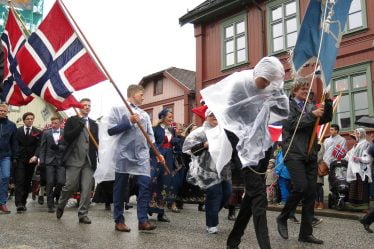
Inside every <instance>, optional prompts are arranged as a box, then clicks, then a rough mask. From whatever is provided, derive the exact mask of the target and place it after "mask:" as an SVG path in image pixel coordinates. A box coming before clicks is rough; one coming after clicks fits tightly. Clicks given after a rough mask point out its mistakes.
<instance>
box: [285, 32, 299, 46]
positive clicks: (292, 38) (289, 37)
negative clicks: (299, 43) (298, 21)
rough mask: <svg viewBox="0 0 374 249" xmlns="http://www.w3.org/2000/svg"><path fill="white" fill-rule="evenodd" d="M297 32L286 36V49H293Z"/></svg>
mask: <svg viewBox="0 0 374 249" xmlns="http://www.w3.org/2000/svg"><path fill="white" fill-rule="evenodd" d="M296 39H297V32H294V33H291V34H288V35H287V48H290V47H293V46H295V44H296Z"/></svg>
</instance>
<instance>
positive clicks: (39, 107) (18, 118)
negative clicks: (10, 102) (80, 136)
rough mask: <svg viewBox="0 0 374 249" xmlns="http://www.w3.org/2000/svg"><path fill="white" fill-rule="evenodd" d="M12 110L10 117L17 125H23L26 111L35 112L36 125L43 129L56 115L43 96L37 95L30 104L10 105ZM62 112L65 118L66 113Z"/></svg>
mask: <svg viewBox="0 0 374 249" xmlns="http://www.w3.org/2000/svg"><path fill="white" fill-rule="evenodd" d="M9 109H10V112H9V114H8V118H9V119H10V120H11V121H13V122H14V123H16V125H17V126H22V125H23V122H22V115H23V114H24V113H25V112H32V113H34V114H35V121H34V126H35V127H37V128H39V129H43V128H44V126H45V125H46V124H47V123H49V122H50V118H51V117H52V116H55V115H56V114H57V113H56V111H55V110H54V109H53V108H52V107H51V106H50V105H48V104H46V103H45V102H44V101H43V100H42V99H41V98H39V97H35V98H34V100H33V101H31V102H30V103H29V104H28V105H25V106H20V107H17V106H10V108H9ZM60 114H61V115H62V116H63V117H64V118H65V117H66V115H65V114H64V113H61V112H60Z"/></svg>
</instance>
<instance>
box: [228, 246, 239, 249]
mask: <svg viewBox="0 0 374 249" xmlns="http://www.w3.org/2000/svg"><path fill="white" fill-rule="evenodd" d="M226 249H239V246H227V247H226Z"/></svg>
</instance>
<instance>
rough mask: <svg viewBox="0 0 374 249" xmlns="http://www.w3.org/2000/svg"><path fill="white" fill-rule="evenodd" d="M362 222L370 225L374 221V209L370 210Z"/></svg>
mask: <svg viewBox="0 0 374 249" xmlns="http://www.w3.org/2000/svg"><path fill="white" fill-rule="evenodd" d="M362 222H363V223H364V224H368V225H371V223H373V222H374V209H372V210H370V212H369V213H367V214H366V215H365V216H364V217H363V218H362Z"/></svg>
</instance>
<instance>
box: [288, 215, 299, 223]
mask: <svg viewBox="0 0 374 249" xmlns="http://www.w3.org/2000/svg"><path fill="white" fill-rule="evenodd" d="M288 219H289V220H290V221H292V222H293V223H295V224H300V221H299V220H298V219H297V218H296V216H290V217H289V218H288Z"/></svg>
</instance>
